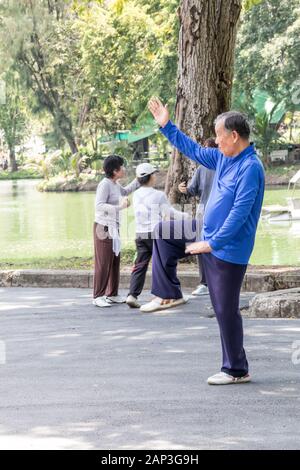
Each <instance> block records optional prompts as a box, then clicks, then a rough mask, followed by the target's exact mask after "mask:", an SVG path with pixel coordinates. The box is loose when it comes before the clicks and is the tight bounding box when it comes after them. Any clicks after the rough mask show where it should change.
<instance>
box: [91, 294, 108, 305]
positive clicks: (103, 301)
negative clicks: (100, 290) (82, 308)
mask: <svg viewBox="0 0 300 470" xmlns="http://www.w3.org/2000/svg"><path fill="white" fill-rule="evenodd" d="M93 305H95V307H111V302H107V301H106V297H105V296H103V297H97V298H96V299H94V300H93Z"/></svg>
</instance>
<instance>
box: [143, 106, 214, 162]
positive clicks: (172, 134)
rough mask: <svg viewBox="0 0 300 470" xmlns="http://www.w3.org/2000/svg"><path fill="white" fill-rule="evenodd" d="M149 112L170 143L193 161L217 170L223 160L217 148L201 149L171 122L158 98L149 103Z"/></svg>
mask: <svg viewBox="0 0 300 470" xmlns="http://www.w3.org/2000/svg"><path fill="white" fill-rule="evenodd" d="M149 110H150V112H151V113H152V115H153V117H154V119H155V120H156V122H157V123H158V124H159V125H160V127H161V129H160V131H161V133H162V134H163V135H164V136H165V137H167V139H168V140H169V142H170V143H171V144H172V145H173V146H174V147H176V148H177V149H178V150H179V151H180V152H181V153H183V154H184V155H186V156H187V157H188V158H190V159H191V160H193V161H195V162H198V163H201V164H202V165H203V166H205V167H206V168H209V169H210V170H215V169H216V167H217V162H218V160H219V159H220V158H221V156H222V154H221V152H220V151H219V150H218V149H216V148H204V147H201V145H199V144H198V143H197V142H195V141H194V140H193V139H191V138H190V137H188V136H187V135H185V134H184V133H183V132H181V131H180V130H179V129H178V128H177V127H176V126H175V124H173V123H172V121H170V117H169V111H168V109H167V107H166V106H164V105H163V104H162V103H161V101H160V100H159V99H158V98H152V99H151V100H150V102H149Z"/></svg>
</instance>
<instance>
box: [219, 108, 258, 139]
mask: <svg viewBox="0 0 300 470" xmlns="http://www.w3.org/2000/svg"><path fill="white" fill-rule="evenodd" d="M219 121H224V127H225V129H227V130H228V131H236V132H237V133H238V134H239V136H240V137H242V139H249V136H250V124H249V122H248V119H247V116H245V114H242V113H240V112H238V111H228V112H227V113H223V114H220V115H219V116H218V117H217V119H216V120H215V124H216V123H217V122H219Z"/></svg>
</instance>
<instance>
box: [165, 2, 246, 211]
mask: <svg viewBox="0 0 300 470" xmlns="http://www.w3.org/2000/svg"><path fill="white" fill-rule="evenodd" d="M240 11H241V0H209V1H207V0H181V5H180V8H179V18H180V34H179V65H178V84H177V100H176V108H175V119H176V124H177V125H178V127H179V128H180V129H181V130H182V131H183V132H185V133H186V134H188V135H189V136H190V137H191V138H193V139H195V140H196V141H198V142H201V141H203V140H204V139H206V138H208V137H210V136H213V135H214V119H215V118H216V116H217V115H218V114H220V113H222V112H224V111H228V109H229V108H230V100H231V88H232V78H233V60H234V47H235V40H236V31H237V22H238V18H239V15H240ZM194 169H195V165H193V164H191V163H190V162H189V160H188V159H187V158H185V157H183V156H182V155H181V154H180V153H179V152H178V151H177V150H174V151H173V158H172V162H171V165H170V167H169V172H168V177H167V181H166V193H167V194H168V196H169V199H170V200H171V202H173V203H178V202H180V200H181V197H182V196H181V195H180V193H179V192H178V189H177V188H178V184H179V183H180V182H182V181H186V180H187V179H189V178H190V177H191V174H192V173H193V171H194Z"/></svg>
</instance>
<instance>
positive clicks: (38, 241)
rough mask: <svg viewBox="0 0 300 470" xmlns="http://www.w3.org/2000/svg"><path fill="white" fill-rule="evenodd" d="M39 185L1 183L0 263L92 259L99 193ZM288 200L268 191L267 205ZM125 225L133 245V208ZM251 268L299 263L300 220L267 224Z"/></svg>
mask: <svg viewBox="0 0 300 470" xmlns="http://www.w3.org/2000/svg"><path fill="white" fill-rule="evenodd" d="M36 184H37V182H36V181H25V180H24V181H2V182H0V259H1V260H2V261H7V260H25V259H28V260H29V259H32V258H57V257H60V256H64V257H75V256H83V257H88V256H92V252H93V251H92V250H93V248H92V225H93V220H94V197H95V195H94V193H86V192H84V193H40V192H38V191H37V190H36V189H35V187H36ZM286 196H287V191H286V190H285V189H276V190H273V189H271V190H267V191H266V195H265V201H264V204H266V205H269V204H285V198H286ZM298 196H299V197H300V190H299V191H298ZM298 196H297V197H298ZM125 214H127V215H126V216H125ZM123 220H124V225H123V227H122V239H123V246H128V245H131V246H133V243H134V221H133V213H132V208H130V209H129V210H128V211H127V213H126V212H125V213H124V217H123ZM251 263H252V264H266V265H270V264H283V265H284V264H286V265H287V264H290V265H297V264H299V263H300V221H293V222H284V223H279V222H278V223H276V224H274V223H273V224H270V223H269V222H267V221H265V220H261V221H260V223H259V227H258V232H257V238H256V246H255V250H254V253H253V256H252V258H251Z"/></svg>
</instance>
